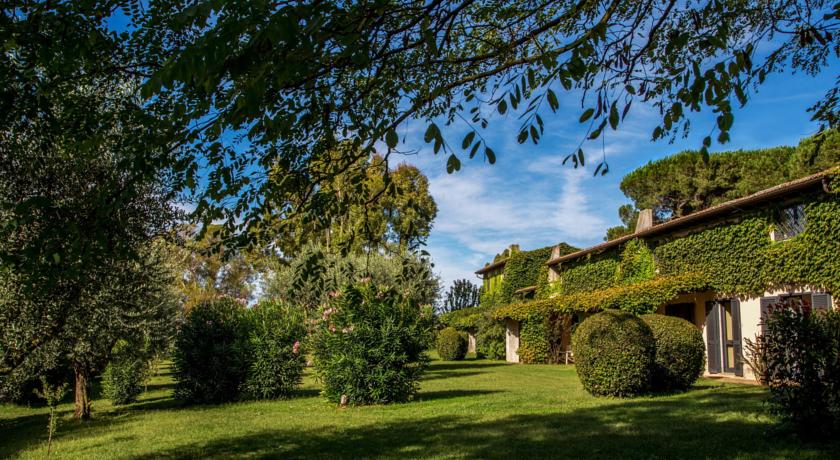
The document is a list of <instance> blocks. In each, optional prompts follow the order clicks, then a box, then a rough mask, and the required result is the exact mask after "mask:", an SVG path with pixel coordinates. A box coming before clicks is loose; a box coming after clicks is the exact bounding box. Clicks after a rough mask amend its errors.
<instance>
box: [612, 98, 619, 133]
mask: <svg viewBox="0 0 840 460" xmlns="http://www.w3.org/2000/svg"><path fill="white" fill-rule="evenodd" d="M610 128H612V129H613V130H615V129H616V128H618V108H616V106H615V102H613V103H612V106H611V107H610Z"/></svg>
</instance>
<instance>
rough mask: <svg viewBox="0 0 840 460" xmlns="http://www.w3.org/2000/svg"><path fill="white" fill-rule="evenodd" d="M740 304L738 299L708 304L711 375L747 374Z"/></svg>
mask: <svg viewBox="0 0 840 460" xmlns="http://www.w3.org/2000/svg"><path fill="white" fill-rule="evenodd" d="M741 349H742V346H741V304H740V302H738V300H737V299H724V300H715V301H711V302H706V356H707V357H708V362H709V373H710V374H720V373H721V372H725V373H729V374H735V375H737V376H739V377H742V376H743V375H744V364H743V358H742V355H741Z"/></svg>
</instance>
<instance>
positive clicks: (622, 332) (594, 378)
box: [572, 310, 656, 396]
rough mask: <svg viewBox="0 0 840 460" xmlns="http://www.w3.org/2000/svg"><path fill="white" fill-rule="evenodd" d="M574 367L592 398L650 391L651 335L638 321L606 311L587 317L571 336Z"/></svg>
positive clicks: (634, 317)
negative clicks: (593, 396)
mask: <svg viewBox="0 0 840 460" xmlns="http://www.w3.org/2000/svg"><path fill="white" fill-rule="evenodd" d="M572 348H573V350H574V353H575V367H576V368H577V373H578V377H579V378H580V381H581V383H582V384H583V387H584V388H585V389H586V391H588V392H589V393H591V394H593V395H595V396H636V395H639V394H641V393H645V392H647V391H648V390H649V389H650V383H651V377H652V369H653V361H654V356H655V353H656V350H655V347H654V339H653V333H652V332H651V330H650V328H649V327H648V326H647V325H646V324H645V323H644V321H642V320H641V319H640V318H638V317H636V316H634V315H632V314H630V313H625V312H621V311H616V310H607V311H603V312H601V313H597V314H595V315H593V316H590V317H589V318H587V319H586V320H585V321H583V322H582V323H581V324H580V325H578V327H577V329H576V330H575V333H574V335H573V336H572Z"/></svg>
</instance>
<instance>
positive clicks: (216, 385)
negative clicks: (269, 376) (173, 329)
mask: <svg viewBox="0 0 840 460" xmlns="http://www.w3.org/2000/svg"><path fill="white" fill-rule="evenodd" d="M247 342H248V333H247V324H246V321H245V308H244V307H243V306H242V305H240V304H238V303H237V302H236V301H234V300H233V299H230V298H220V299H216V300H212V301H209V302H204V303H201V304H199V305H197V306H195V307H194V308H193V309H192V310H190V313H189V315H188V316H187V318H186V321H185V322H184V324H183V325H182V326H181V329H180V331H179V332H178V335H177V337H176V340H175V352H174V355H173V363H174V365H175V380H176V383H175V397H176V398H178V399H181V400H184V401H188V402H191V403H221V402H226V401H233V400H235V399H237V398H238V396H239V392H240V389H241V388H240V387H241V386H242V384H243V383H244V382H245V379H246V377H247V374H248V364H249V360H248V351H249V347H248V343H247Z"/></svg>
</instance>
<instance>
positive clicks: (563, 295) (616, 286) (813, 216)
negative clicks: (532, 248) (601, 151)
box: [494, 193, 840, 319]
mask: <svg viewBox="0 0 840 460" xmlns="http://www.w3.org/2000/svg"><path fill="white" fill-rule="evenodd" d="M777 211H778V209H777V208H776V207H772V206H768V207H766V208H763V209H761V210H758V211H754V212H752V213H751V214H748V215H746V216H744V217H743V218H742V220H740V221H738V222H734V223H733V222H721V223H718V224H717V225H713V226H711V227H709V228H706V229H703V230H699V231H695V232H694V233H691V234H688V235H684V236H679V237H674V238H671V239H665V240H657V241H653V242H651V243H650V244H651V245H652V246H653V249H650V248H649V247H648V244H647V243H645V242H644V241H642V240H639V239H635V240H631V241H629V242H627V243H625V244H624V245H623V246H622V247H620V248H618V249H617V250H616V249H613V251H612V252H611V253H607V254H602V255H599V256H597V257H592V258H587V259H583V260H581V261H576V262H575V263H573V264H569V265H567V266H564V267H563V270H562V271H561V273H560V279H559V280H558V281H557V282H555V283H553V284H552V285H549V286H548V287H547V288H546V289H545V292H546V293H547V294H544V295H541V296H540V297H539V298H538V299H537V300H536V301H532V302H523V303H515V302H514V303H511V304H508V305H505V306H503V307H501V308H498V309H497V310H496V311H495V312H494V315H495V316H496V317H500V318H504V317H506V318H513V319H523V318H528V317H530V316H533V315H537V316H544V315H546V314H548V313H552V312H556V313H563V312H572V311H588V310H598V309H604V308H620V309H623V310H628V311H633V312H634V313H646V312H649V311H653V310H655V309H656V308H657V306H659V305H661V304H662V303H665V302H667V301H668V300H670V298H673V296H675V295H676V294H679V293H680V292H691V291H697V290H705V289H710V290H714V291H716V292H719V293H721V294H724V295H737V296H757V295H761V294H763V293H764V292H765V291H766V290H769V289H773V288H774V287H780V286H785V285H812V286H817V287H821V288H825V289H827V290H828V291H833V292H835V293H840V195H838V194H836V193H832V194H829V195H821V196H818V197H812V198H810V199H808V200H807V204H806V206H805V229H804V231H803V232H802V233H800V234H799V235H796V236H795V237H793V238H791V239H789V240H786V241H778V242H774V241H772V239H771V236H770V235H771V231H772V229H773V225H774V222H775V216H776V215H777ZM619 254H620V255H619ZM587 262H588V263H587Z"/></svg>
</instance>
